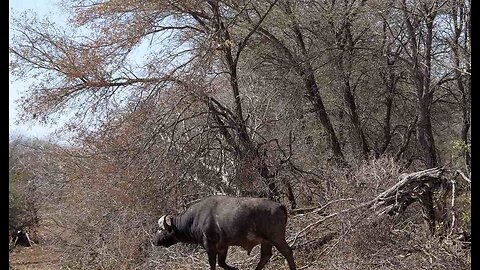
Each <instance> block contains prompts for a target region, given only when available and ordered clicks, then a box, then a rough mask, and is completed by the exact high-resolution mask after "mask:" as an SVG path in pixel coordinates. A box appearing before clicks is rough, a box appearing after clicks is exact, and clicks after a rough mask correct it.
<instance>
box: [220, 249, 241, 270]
mask: <svg viewBox="0 0 480 270" xmlns="http://www.w3.org/2000/svg"><path fill="white" fill-rule="evenodd" d="M227 253H228V246H227V247H224V248H220V249H219V250H218V265H220V267H222V268H223V269H225V270H238V268H235V267H232V266H230V265H228V264H227V262H226V260H227Z"/></svg>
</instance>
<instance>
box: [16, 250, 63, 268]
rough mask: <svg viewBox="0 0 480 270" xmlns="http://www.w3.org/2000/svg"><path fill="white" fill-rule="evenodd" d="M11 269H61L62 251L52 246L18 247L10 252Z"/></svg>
mask: <svg viewBox="0 0 480 270" xmlns="http://www.w3.org/2000/svg"><path fill="white" fill-rule="evenodd" d="M9 265H10V269H16V270H31V269H32V270H33V269H35V270H53V269H55V270H58V269H61V265H62V263H61V259H60V252H59V251H58V250H55V249H54V248H53V247H51V246H40V245H34V246H33V247H16V248H15V249H14V250H12V251H11V252H10V254H9Z"/></svg>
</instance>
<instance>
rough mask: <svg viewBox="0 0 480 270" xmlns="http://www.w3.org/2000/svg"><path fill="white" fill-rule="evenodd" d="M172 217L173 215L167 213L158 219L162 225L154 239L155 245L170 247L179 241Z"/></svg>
mask: <svg viewBox="0 0 480 270" xmlns="http://www.w3.org/2000/svg"><path fill="white" fill-rule="evenodd" d="M172 219H173V218H172V216H170V215H166V216H162V217H161V218H160V219H159V220H158V226H159V227H160V230H158V231H157V233H156V234H155V239H154V240H153V244H154V245H155V246H164V247H169V246H171V245H173V244H176V243H177V242H178V240H177V238H176V237H175V231H176V230H175V228H174V226H173V222H172Z"/></svg>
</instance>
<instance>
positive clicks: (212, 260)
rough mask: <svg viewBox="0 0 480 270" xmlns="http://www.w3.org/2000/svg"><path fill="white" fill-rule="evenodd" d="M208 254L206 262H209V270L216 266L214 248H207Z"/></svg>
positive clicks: (213, 269)
mask: <svg viewBox="0 0 480 270" xmlns="http://www.w3.org/2000/svg"><path fill="white" fill-rule="evenodd" d="M207 254H208V264H210V270H215V268H216V267H217V253H216V252H215V250H213V249H211V250H207Z"/></svg>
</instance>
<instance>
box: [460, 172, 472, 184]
mask: <svg viewBox="0 0 480 270" xmlns="http://www.w3.org/2000/svg"><path fill="white" fill-rule="evenodd" d="M456 172H457V173H458V174H460V176H461V177H462V178H463V180H465V181H467V182H468V183H469V184H471V183H472V181H471V180H470V178H468V177H467V176H466V175H465V174H463V172H462V171H460V170H456Z"/></svg>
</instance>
